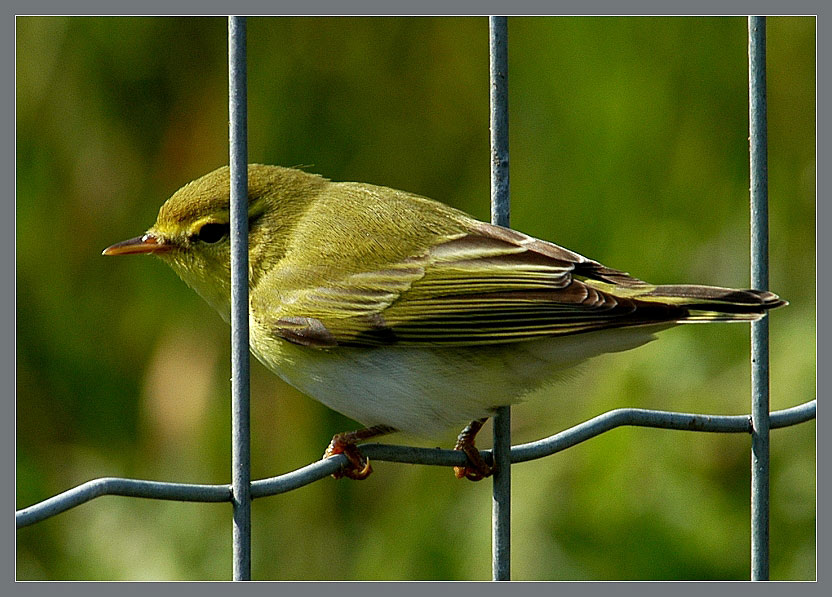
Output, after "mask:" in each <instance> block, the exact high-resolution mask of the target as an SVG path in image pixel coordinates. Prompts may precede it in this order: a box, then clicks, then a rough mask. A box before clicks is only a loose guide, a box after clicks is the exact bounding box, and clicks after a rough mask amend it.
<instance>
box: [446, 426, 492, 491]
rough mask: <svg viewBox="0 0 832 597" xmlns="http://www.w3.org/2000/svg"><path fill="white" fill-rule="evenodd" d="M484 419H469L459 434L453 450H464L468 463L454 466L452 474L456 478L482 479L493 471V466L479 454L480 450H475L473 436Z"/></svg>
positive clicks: (480, 427)
mask: <svg viewBox="0 0 832 597" xmlns="http://www.w3.org/2000/svg"><path fill="white" fill-rule="evenodd" d="M486 421H487V419H478V420H476V421H471V422H470V423H469V424H468V426H467V427H465V429H463V430H462V432H461V433H460V434H459V437H458V438H457V440H456V445H455V446H454V450H459V451H460V452H464V453H465V455H466V456H467V457H468V464H466V465H465V466H455V467H454V475H456V478H457V479H469V480H470V481H482V480H483V479H485V478H486V477H490V476H491V474H492V473H493V472H494V468H493V467H492V466H490V465H489V464H488V463H487V462H486V461H485V460H484V459H483V457H482V454H480V451H479V450H477V446H476V445H475V444H474V438H475V437H476V435H477V433H478V432H479V430H480V429H482V426H483V425H484V424H485V422H486Z"/></svg>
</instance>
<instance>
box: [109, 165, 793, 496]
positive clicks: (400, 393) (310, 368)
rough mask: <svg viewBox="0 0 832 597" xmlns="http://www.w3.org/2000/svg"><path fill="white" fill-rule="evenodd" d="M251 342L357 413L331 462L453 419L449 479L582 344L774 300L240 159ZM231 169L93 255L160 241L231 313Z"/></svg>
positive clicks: (153, 249) (578, 358) (435, 430)
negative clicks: (611, 263) (638, 273)
mask: <svg viewBox="0 0 832 597" xmlns="http://www.w3.org/2000/svg"><path fill="white" fill-rule="evenodd" d="M247 174H248V202H247V206H248V230H249V232H248V246H249V272H248V274H249V327H250V348H251V352H252V353H253V354H254V355H255V357H256V358H257V359H259V360H260V361H261V362H262V363H263V364H264V365H265V366H266V367H267V368H268V369H270V370H271V371H272V372H274V373H275V374H277V375H278V376H279V377H280V378H282V379H283V380H284V381H286V382H287V383H289V384H290V385H292V386H294V387H295V388H297V389H298V390H300V391H301V392H302V393H304V394H306V395H308V396H310V397H312V398H313V399H315V400H318V401H320V402H322V403H323V404H325V405H326V406H328V407H329V408H331V409H334V410H336V411H338V412H340V413H342V414H344V415H346V416H347V417H350V418H351V419H353V420H355V421H357V422H359V423H360V424H362V425H364V427H363V428H361V429H358V430H356V431H350V432H345V433H339V434H336V435H335V436H334V437H333V438H332V441H331V442H330V444H329V446H328V447H327V449H326V452H325V453H324V457H325V458H327V457H330V456H333V455H336V454H341V453H343V454H344V455H345V456H346V458H347V464H346V465H345V466H344V467H343V468H342V469H341V470H339V471H338V472H337V473H336V474H335V475H334V476H335V477H336V478H340V477H348V478H351V479H356V480H360V479H365V478H366V477H367V476H369V474H370V473H371V472H372V466H371V464H370V462H369V459H367V458H366V457H364V456H363V455H362V454H361V452H360V450H359V448H358V446H357V444H358V442H360V441H363V440H366V439H369V438H372V437H377V436H381V435H384V434H387V433H392V432H396V431H402V432H406V433H408V434H411V435H414V436H417V437H423V438H432V437H436V436H437V434H439V433H442V432H444V431H446V430H447V429H449V428H452V427H454V426H456V428H459V427H461V426H463V425H464V428H463V430H462V432H461V433H460V434H459V436H458V439H457V442H456V445H455V446H454V449H455V450H460V451H462V452H464V453H465V454H466V456H467V464H466V465H465V466H459V467H455V475H456V476H457V477H458V478H460V479H461V478H468V479H470V480H474V481H477V480H480V479H483V478H485V477H488V476H489V475H490V474H492V472H493V469H492V467H491V465H489V464H487V463H486V462H485V460H484V459H483V457H482V456H481V454H480V452H479V451H478V450H477V448H476V444H475V437H476V434H477V432H478V431H479V430H480V428H481V427H482V426H483V424H484V423H485V422H486V421H487V419H488V418H489V417H490V416H492V415H493V414H494V412H495V410H496V409H497V408H499V407H501V406H506V405H510V404H515V403H518V402H521V401H522V400H523V399H524V398H525V397H526V396H527V395H528V394H530V393H531V392H533V391H535V390H538V389H539V388H541V387H544V386H547V385H549V384H551V383H553V382H554V381H557V379H558V378H559V377H560V376H562V374H563V372H564V371H565V370H568V369H569V368H571V367H574V366H576V365H578V364H580V363H583V362H584V361H587V360H589V359H591V358H593V357H595V356H598V355H601V354H604V353H611V352H619V351H623V350H629V349H633V348H636V347H638V346H641V345H643V344H646V343H647V342H650V341H651V340H653V339H655V338H656V334H657V333H658V332H661V331H663V330H666V329H668V328H670V327H674V326H676V325H680V324H686V323H697V322H706V323H710V322H748V321H756V320H758V319H760V318H761V317H763V316H764V315H765V314H766V313H767V311H769V310H771V309H774V308H777V307H781V306H783V305H786V304H787V302H786V301H784V300H782V299H781V298H780V297H778V296H777V295H776V294H774V293H772V292H768V291H765V290H753V289H746V290H742V289H732V288H722V287H717V286H703V285H695V284H670V285H664V284H660V285H656V284H650V283H647V282H645V281H642V280H640V279H638V278H635V277H633V276H631V275H630V274H628V273H626V272H624V271H621V270H618V269H613V268H610V267H607V266H605V265H602V264H601V263H599V262H598V261H595V260H593V259H589V258H587V257H584V256H583V255H580V254H578V253H575V252H573V251H570V250H569V249H566V248H564V247H561V246H558V245H556V244H554V243H552V242H548V241H545V240H540V239H537V238H534V237H531V236H528V235H526V234H524V233H522V232H519V231H516V230H513V229H511V228H506V227H501V226H497V225H493V224H489V223H486V222H482V221H479V220H476V219H474V218H473V217H471V216H469V215H467V214H466V213H464V212H462V211H459V210H457V209H454V208H452V207H450V206H447V205H445V204H443V203H440V202H438V201H434V200H432V199H428V198H426V197H423V196H420V195H416V194H413V193H408V192H405V191H400V190H396V189H392V188H387V187H383V186H377V185H372V184H364V183H357V182H333V181H331V180H329V179H327V178H324V177H323V176H320V175H317V174H312V173H309V172H306V171H304V170H300V169H296V168H286V167H281V166H271V165H263V164H250V165H249V166H248V171H247ZM229 182H230V172H229V168H228V167H227V166H224V167H221V168H218V169H216V170H214V171H213V172H210V173H208V174H206V175H204V176H202V177H201V178H198V179H196V180H194V181H192V182H190V183H188V184H186V185H185V186H183V187H182V188H181V189H179V190H178V191H176V192H175V193H174V194H173V195H172V196H171V197H170V198H169V199H168V200H167V201H166V202H165V203H164V204H163V205H162V206H161V208H160V210H159V214H158V217H157V219H156V222H155V224H153V226H151V227H150V228H149V229H148V230H147V231H146V232H145V233H144V234H143V235H141V236H137V237H135V238H131V239H129V240H126V241H123V242H120V243H116V244H114V245H111V246H109V247H107V248H106V249H104V251H103V254H104V255H111V256H112V255H128V254H149V255H154V256H156V257H158V258H160V259H161V260H162V261H164V262H165V263H167V264H168V265H169V266H171V267H172V269H173V270H174V271H175V272H176V273H177V274H178V275H179V277H180V278H181V279H182V280H183V281H184V282H185V283H186V284H187V285H188V286H190V287H191V288H193V289H194V290H195V291H196V292H197V293H198V294H199V295H200V296H202V298H204V299H205V300H206V301H207V302H208V303H209V304H210V305H211V306H212V307H214V308H215V309H216V310H217V311H218V312H219V314H220V316H221V317H222V319H224V320H225V321H226V322H229V321H230V317H231V264H230V252H231V248H230V246H231V245H230V238H229V237H230V215H229V214H230V211H229V194H230V193H229V187H230V184H229Z"/></svg>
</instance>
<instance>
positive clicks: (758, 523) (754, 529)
mask: <svg viewBox="0 0 832 597" xmlns="http://www.w3.org/2000/svg"><path fill="white" fill-rule="evenodd" d="M748 82H749V86H748V99H749V141H750V148H751V285H752V287H753V288H756V289H758V290H768V154H767V151H768V150H767V143H768V139H767V132H766V20H765V17H754V16H752V17H748ZM768 356H769V350H768V317H765V316H764V317H763V318H762V319H760V321H756V322H754V323H752V324H751V427H752V431H751V580H768V578H769V429H770V417H769V363H768Z"/></svg>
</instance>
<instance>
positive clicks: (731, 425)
mask: <svg viewBox="0 0 832 597" xmlns="http://www.w3.org/2000/svg"><path fill="white" fill-rule="evenodd" d="M816 411H817V400H810V401H809V402H805V403H803V404H800V405H798V406H794V407H792V408H787V409H785V410H778V411H774V412H772V413H771V428H772V429H778V428H781V427H789V426H791V425H797V424H798V423H804V422H806V421H809V420H811V419H814V418H815V416H816ZM624 426H635V427H656V428H660V429H676V430H681V431H700V432H713V433H750V432H751V416H750V415H701V414H691V413H677V412H669V411H662V410H644V409H640V408H619V409H616V410H611V411H609V412H606V413H604V414H602V415H598V416H597V417H594V418H592V419H590V420H588V421H585V422H583V423H580V424H578V425H575V426H574V427H570V428H569V429H566V430H564V431H561V432H560V433H557V434H555V435H552V436H550V437H547V438H545V439H541V440H538V441H534V442H531V443H528V444H520V445H517V446H512V448H511V462H512V463H518V462H526V461H529V460H536V459H538V458H543V457H545V456H550V455H552V454H555V453H556V452H560V451H562V450H565V449H566V448H571V447H572V446H574V445H577V444H579V443H581V442H584V441H586V440H588V439H591V438H593V437H596V436H598V435H601V434H602V433H605V432H607V431H610V430H612V429H615V428H616V427H624ZM361 452H362V453H363V454H364V455H365V456H367V457H368V458H372V459H374V460H380V461H386V462H403V463H407V464H426V465H432V466H464V465H465V463H466V462H467V461H466V456H465V454H463V453H462V452H458V451H454V450H441V449H439V448H416V447H412V446H395V445H388V444H363V445H362V446H361ZM482 455H483V458H484V459H485V460H486V462H489V463H490V462H491V450H483V451H482ZM346 464H347V459H346V457H344V456H343V455H339V456H336V457H332V458H328V459H326V460H319V461H317V462H314V463H312V464H310V465H308V466H305V467H303V468H300V469H297V470H295V471H292V472H290V473H286V474H283V475H280V476H277V477H270V478H268V479H260V480H258V481H253V482H252V484H251V497H252V498H259V497H267V496H270V495H277V494H280V493H286V492H288V491H292V490H293V489H298V488H299V487H303V486H304V485H309V484H310V483H314V482H315V481H318V480H320V479H324V478H326V477H327V476H329V475H331V474H332V473H334V472H335V471H337V470H338V469H340V468H341V467H343V466H345V465H346ZM104 495H121V496H128V497H139V498H148V499H156V500H176V501H182V502H230V501H231V485H230V484H227V485H198V484H192V483H165V482H161V481H144V480H140V479H124V478H120V477H102V478H100V479H94V480H92V481H87V482H86V483H83V484H82V485H79V486H78V487H74V488H72V489H69V490H67V491H64V492H63V493H59V494H58V495H56V496H53V497H51V498H49V499H46V500H44V501H42V502H38V503H37V504H34V505H32V506H29V507H28V508H23V509H22V510H18V511H17V512H16V513H15V522H16V524H17V528H21V527H25V526H29V525H31V524H34V523H36V522H40V521H41V520H44V519H46V518H50V517H52V516H55V515H56V514H60V513H61V512H66V511H67V510H70V509H71V508H74V507H76V506H80V505H81V504H84V503H86V502H89V501H90V500H93V499H95V498H97V497H101V496H104Z"/></svg>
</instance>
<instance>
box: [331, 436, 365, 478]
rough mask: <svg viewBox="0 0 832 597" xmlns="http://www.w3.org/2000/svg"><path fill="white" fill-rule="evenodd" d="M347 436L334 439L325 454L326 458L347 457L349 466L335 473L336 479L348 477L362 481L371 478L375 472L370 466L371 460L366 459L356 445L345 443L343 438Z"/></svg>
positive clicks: (333, 474)
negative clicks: (341, 455)
mask: <svg viewBox="0 0 832 597" xmlns="http://www.w3.org/2000/svg"><path fill="white" fill-rule="evenodd" d="M344 435H346V434H339V435H336V436H335V437H333V438H332V441H331V442H329V446H328V447H327V449H326V452H324V458H329V457H330V456H336V455H338V454H343V455H344V456H346V457H347V461H348V463H347V465H346V466H345V467H344V468H341V469H339V470H337V471H335V472H334V473H332V477H333V478H334V479H340V478H342V477H347V478H349V479H354V480H356V481H362V480H364V479H366V478H367V477H369V476H370V473H372V472H373V467H372V466H371V465H370V459H369V458H367V457H365V456H364V455H363V454H362V453H361V451H360V450H359V449H358V446H356V445H355V444H354V443H349V442H344V441H343V440H342V439H341V438H342V437H343V436H344Z"/></svg>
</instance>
